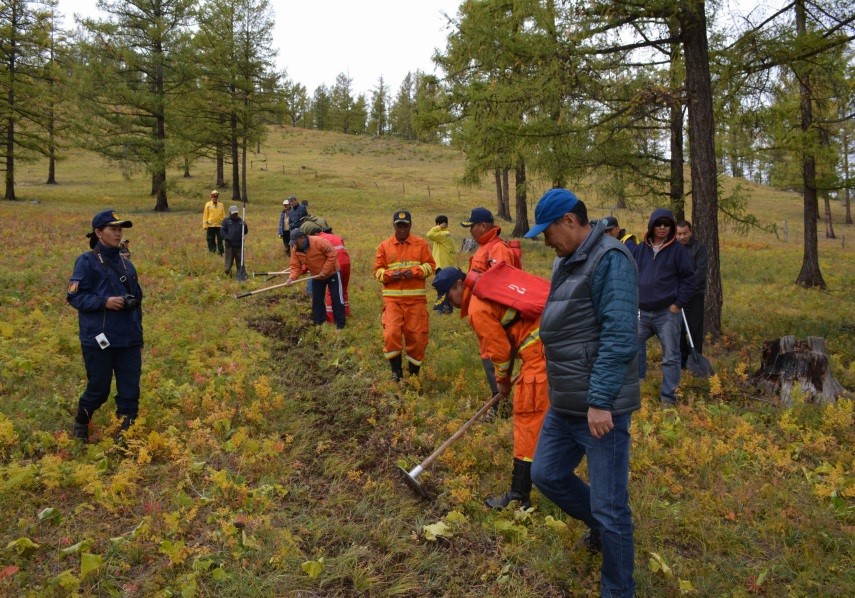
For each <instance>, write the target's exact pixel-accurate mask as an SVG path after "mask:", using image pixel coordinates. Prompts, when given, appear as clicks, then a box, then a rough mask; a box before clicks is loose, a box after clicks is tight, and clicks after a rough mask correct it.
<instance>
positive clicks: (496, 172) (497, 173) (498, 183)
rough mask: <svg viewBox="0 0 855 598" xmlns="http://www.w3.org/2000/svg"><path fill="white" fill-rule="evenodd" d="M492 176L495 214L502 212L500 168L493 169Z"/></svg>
mask: <svg viewBox="0 0 855 598" xmlns="http://www.w3.org/2000/svg"><path fill="white" fill-rule="evenodd" d="M493 178H495V179H496V214H497V215H498V214H501V213H502V169H501V168H495V169H493Z"/></svg>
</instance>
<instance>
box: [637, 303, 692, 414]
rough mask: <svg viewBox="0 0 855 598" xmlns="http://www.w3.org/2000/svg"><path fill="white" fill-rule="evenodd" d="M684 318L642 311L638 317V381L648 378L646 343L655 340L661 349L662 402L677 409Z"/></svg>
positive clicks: (662, 312)
mask: <svg viewBox="0 0 855 598" xmlns="http://www.w3.org/2000/svg"><path fill="white" fill-rule="evenodd" d="M682 327H683V318H682V316H681V315H680V313H679V312H677V313H676V314H675V313H672V312H671V311H670V310H668V309H667V308H666V309H661V310H659V311H640V312H639V316H638V377H639V378H644V376H645V375H646V374H647V340H648V339H649V338H650V337H652V336H656V337H657V338H658V339H659V343H660V344H661V345H662V385H661V386H660V388H659V400H660V401H662V402H663V403H667V404H671V405H674V404H676V403H677V387H678V386H680V330H681V328H682Z"/></svg>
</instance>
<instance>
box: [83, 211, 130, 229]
mask: <svg viewBox="0 0 855 598" xmlns="http://www.w3.org/2000/svg"><path fill="white" fill-rule="evenodd" d="M105 226H121V227H122V228H131V227H132V226H133V223H132V222H131V221H130V220H125V219H123V218H122V217H121V216H119V215H118V214H116V212H115V211H114V210H104V211H103V212H98V213H97V214H95V218H93V219H92V230H95V229H98V228H104V227H105Z"/></svg>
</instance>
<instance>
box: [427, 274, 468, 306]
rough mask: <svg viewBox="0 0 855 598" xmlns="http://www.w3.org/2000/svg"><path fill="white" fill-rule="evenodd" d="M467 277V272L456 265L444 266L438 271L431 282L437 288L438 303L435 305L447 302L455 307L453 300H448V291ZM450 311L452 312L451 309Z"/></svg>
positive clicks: (446, 303)
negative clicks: (452, 303)
mask: <svg viewBox="0 0 855 598" xmlns="http://www.w3.org/2000/svg"><path fill="white" fill-rule="evenodd" d="M465 278H466V274H464V273H463V271H462V270H460V269H459V268H455V267H454V266H448V267H446V268H442V269H441V270H440V271H439V272H437V273H436V276H435V277H434V279H433V282H432V283H431V284H432V285H433V288H434V289H436V303H435V304H434V305H435V306H440V305H443V304H445V305H447V306H448V307H453V306H452V305H451V302H450V301H449V300H448V291H450V290H451V287H453V286H454V285H455V284H457V281H458V280H463V279H465ZM449 313H451V312H450V311H449Z"/></svg>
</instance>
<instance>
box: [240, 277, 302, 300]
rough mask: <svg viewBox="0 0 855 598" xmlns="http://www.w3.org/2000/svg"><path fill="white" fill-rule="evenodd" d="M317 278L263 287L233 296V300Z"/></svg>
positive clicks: (300, 279) (299, 279)
mask: <svg viewBox="0 0 855 598" xmlns="http://www.w3.org/2000/svg"><path fill="white" fill-rule="evenodd" d="M317 277H318V276H317V275H315V276H306V277H304V278H298V279H297V280H295V281H294V282H290V281H289V282H283V283H282V284H274V285H273V286H269V287H264V288H263V289H256V290H254V291H249V292H248V293H241V294H240V295H235V296H234V297H235V299H243V298H244V297H249V296H250V295H258V294H259V293H263V292H265V291H272V290H273V289H278V288H281V287H287V286H288V285H289V284H297V283H298V282H306V281H307V280H312V279H313V278H317Z"/></svg>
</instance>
